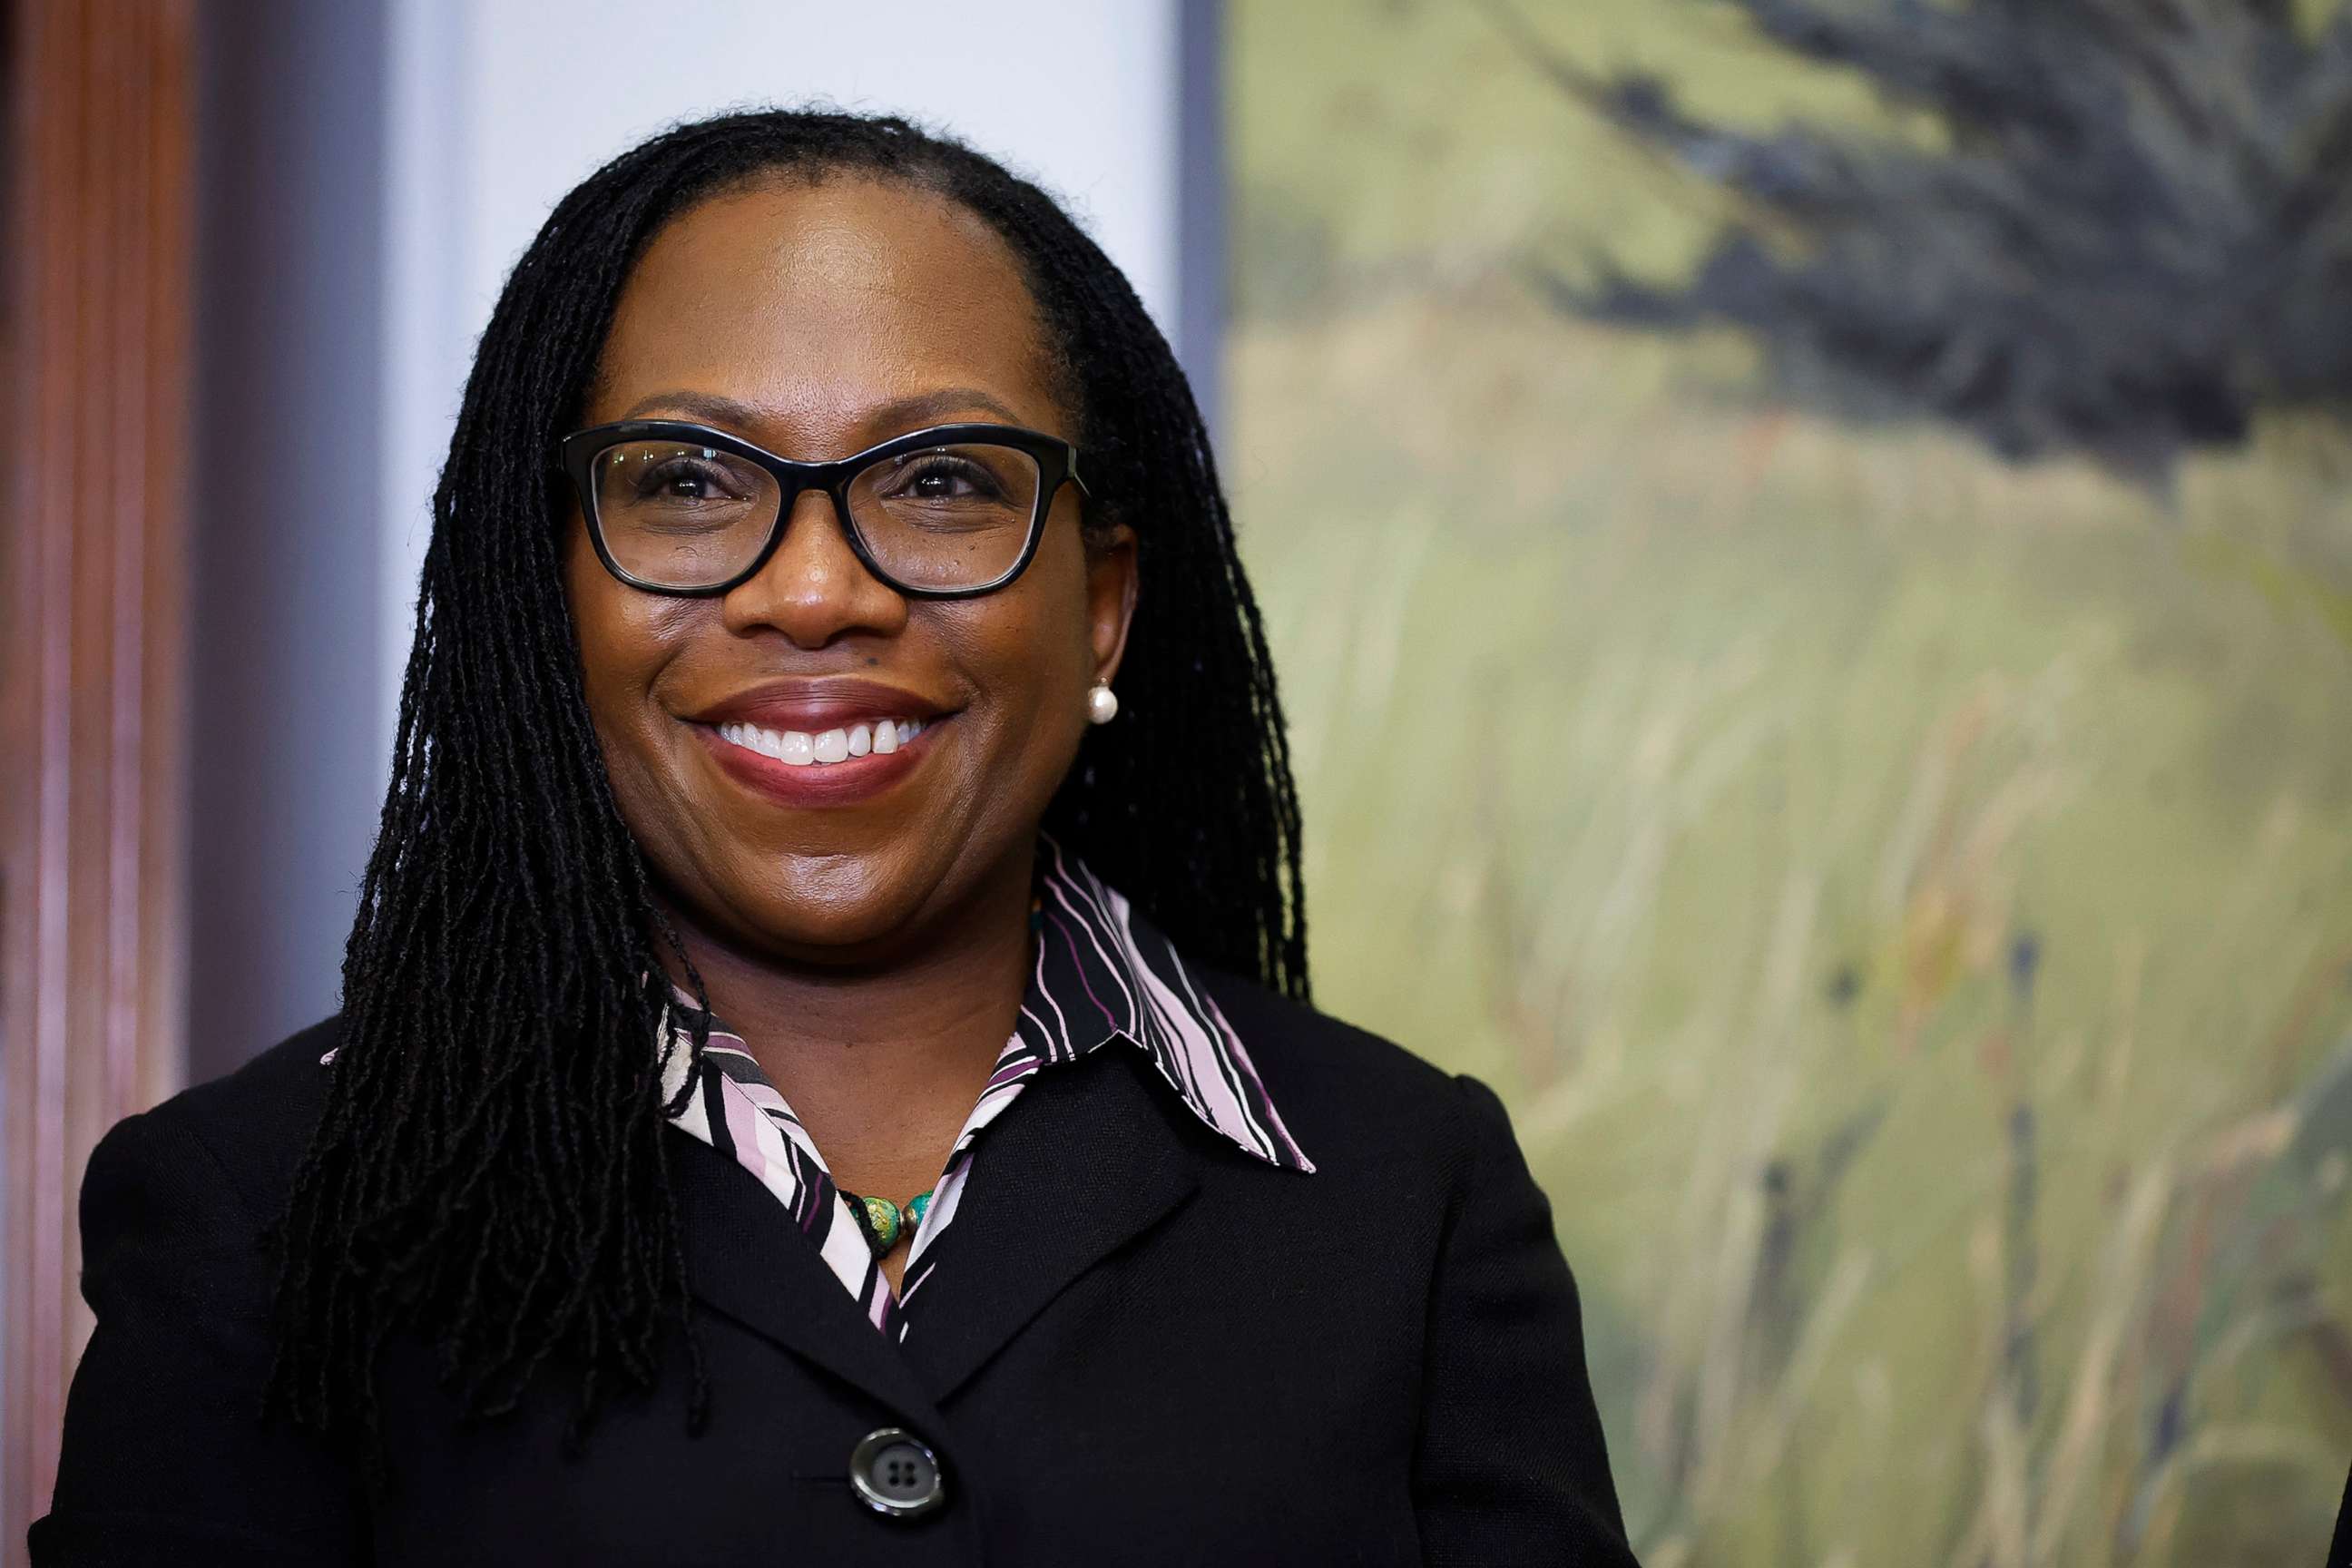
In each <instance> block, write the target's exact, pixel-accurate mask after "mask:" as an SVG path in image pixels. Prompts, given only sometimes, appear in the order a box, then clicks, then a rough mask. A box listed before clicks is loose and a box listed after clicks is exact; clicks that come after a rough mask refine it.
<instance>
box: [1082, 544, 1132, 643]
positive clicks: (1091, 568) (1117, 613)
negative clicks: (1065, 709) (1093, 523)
mask: <svg viewBox="0 0 2352 1568" xmlns="http://www.w3.org/2000/svg"><path fill="white" fill-rule="evenodd" d="M1136 587H1137V574H1136V548H1135V530H1133V529H1131V528H1129V527H1128V526H1127V524H1125V523H1123V522H1122V523H1119V524H1117V525H1116V526H1114V527H1113V528H1112V529H1111V530H1110V531H1108V533H1107V534H1106V535H1104V536H1102V537H1101V538H1100V539H1099V540H1089V541H1088V542H1087V639H1088V641H1089V642H1090V643H1091V645H1092V647H1093V652H1094V659H1095V679H1097V681H1108V680H1109V679H1111V678H1112V677H1114V676H1116V675H1117V674H1118V661H1119V659H1120V658H1122V657H1123V656H1124V655H1125V654H1126V652H1127V628H1128V626H1129V625H1130V624H1131V623H1132V622H1133V621H1134V619H1135V594H1136Z"/></svg>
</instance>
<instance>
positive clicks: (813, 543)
mask: <svg viewBox="0 0 2352 1568" xmlns="http://www.w3.org/2000/svg"><path fill="white" fill-rule="evenodd" d="M720 610H721V613H722V616H723V617H724V619H725V621H726V623H727V626H728V629H729V630H730V631H732V632H735V633H737V634H738V635H743V636H748V635H750V634H751V633H753V632H756V631H759V630H761V629H762V628H772V629H773V630H776V631H779V632H782V634H783V635H784V636H785V637H789V638H791V639H792V641H793V644H794V645H795V646H797V647H805V648H819V647H824V646H825V645H826V644H828V643H830V642H832V641H833V640H834V639H835V638H836V637H843V636H845V635H847V634H850V633H855V632H871V633H877V634H879V635H882V636H891V635H894V634H896V633H897V632H898V631H899V630H900V629H901V628H902V627H904V626H905V625H906V622H907V601H906V600H905V598H903V597H902V596H900V595H899V594H898V591H897V590H896V589H894V588H892V587H891V586H890V585H889V584H887V583H885V582H883V581H882V580H881V579H880V578H878V577H877V576H875V575H874V574H873V573H871V572H868V571H867V570H866V563H864V562H862V561H860V560H859V559H858V558H857V552H856V550H854V549H853V548H851V546H850V542H849V535H848V533H847V532H846V531H845V524H844V523H843V521H842V520H841V517H840V515H839V514H838V513H837V512H836V511H835V510H834V504H833V498H832V497H831V496H830V495H828V494H826V493H825V492H824V491H823V490H820V489H805V490H803V491H801V493H800V494H799V495H797V496H795V497H793V501H792V505H791V506H790V507H789V508H787V509H786V511H785V514H784V520H783V537H782V539H780V540H778V541H777V542H776V548H775V551H774V552H773V553H772V554H771V555H770V556H769V557H768V559H767V563H765V564H764V565H762V566H761V568H760V570H759V571H757V572H755V573H753V574H751V576H750V577H749V578H747V579H746V580H744V581H743V582H741V583H740V584H736V586H735V587H733V588H732V589H730V590H729V592H728V594H727V596H726V598H725V599H724V600H723V601H721V605H720Z"/></svg>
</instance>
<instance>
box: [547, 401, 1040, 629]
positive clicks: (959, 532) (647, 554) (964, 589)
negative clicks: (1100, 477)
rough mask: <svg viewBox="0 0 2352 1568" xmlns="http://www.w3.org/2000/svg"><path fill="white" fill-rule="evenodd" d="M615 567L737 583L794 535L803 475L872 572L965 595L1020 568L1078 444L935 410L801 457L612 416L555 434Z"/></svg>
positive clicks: (700, 590)
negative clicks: (891, 432) (936, 418)
mask: <svg viewBox="0 0 2352 1568" xmlns="http://www.w3.org/2000/svg"><path fill="white" fill-rule="evenodd" d="M558 451H559V453H560V456H561V458H562V465H563V470H564V472H565V473H566V474H568V475H569V476H571V479H572V488H573V489H575V490H577V491H578V492H579V495H580V510H581V512H582V515H583V516H584V517H585V518H586V519H587V521H588V534H589V538H590V539H591V540H593V542H594V543H595V546H596V554H597V558H598V559H600V560H601V561H603V562H604V569H605V570H606V571H608V572H610V573H612V574H613V575H614V576H615V577H617V578H619V579H620V580H621V581H622V582H624V583H626V584H629V585H630V586H631V587H633V588H642V589H644V590H646V592H647V593H652V594H675V595H716V594H724V593H726V592H728V591H729V590H730V589H731V588H734V587H736V586H738V585H739V584H742V583H744V582H746V581H748V580H749V579H750V578H751V575H752V574H755V573H756V572H758V571H759V570H760V568H761V567H762V566H764V565H765V564H767V561H768V557H769V556H771V555H772V554H774V553H775V550H776V545H777V543H778V542H780V541H781V540H782V538H783V536H784V520H785V519H786V518H787V517H789V516H790V515H791V513H792V510H793V502H794V501H795V500H799V499H800V494H801V492H802V491H803V490H807V489H821V490H823V491H824V492H825V493H826V494H827V495H829V496H831V497H832V498H833V510H834V515H835V517H836V518H837V519H839V520H840V522H841V531H842V532H843V534H845V536H846V537H847V538H848V540H849V547H850V549H851V550H853V551H855V552H856V555H857V559H858V560H859V561H860V562H862V563H864V564H865V567H866V570H867V571H868V572H871V573H872V574H874V575H875V576H877V577H878V578H880V579H881V580H882V581H883V582H884V583H887V584H889V585H890V586H891V587H892V588H894V589H896V590H898V592H899V593H901V594H906V595H912V596H914V597H918V598H925V599H964V598H971V597H972V596H973V595H979V594H987V593H992V592H993V591H994V590H996V589H998V588H1002V587H1003V586H1004V585H1005V584H1007V583H1010V582H1012V581H1013V579H1014V578H1015V577H1018V576H1019V575H1021V574H1022V572H1023V570H1024V568H1026V567H1027V566H1028V564H1029V562H1030V559H1031V558H1032V557H1033V556H1034V555H1035V554H1036V553H1037V541H1038V539H1039V537H1040V536H1041V535H1043V533H1044V532H1045V516H1046V513H1047V512H1049V511H1050V510H1052V509H1053V504H1054V497H1055V494H1056V493H1057V492H1059V490H1060V489H1061V488H1062V485H1063V484H1064V482H1065V481H1067V482H1068V483H1071V484H1075V485H1076V486H1077V487H1078V493H1079V494H1080V495H1084V494H1086V493H1087V486H1086V481H1085V480H1084V479H1079V478H1078V451H1077V448H1076V447H1073V446H1071V445H1070V443H1068V442H1067V441H1065V440H1062V439H1061V438H1060V437H1054V436H1047V435H1045V434H1043V433H1042V432H1039V431H1035V430H1024V429H1020V428H1018V427H1017V426H1010V425H938V426H932V427H931V428H929V429H928V430H917V431H914V432H912V433H911V434H908V435H905V436H898V437H892V438H891V439H890V440H887V441H885V442H883V443H882V444H881V445H880V446H878V447H867V448H866V450H865V451H863V452H860V453H858V454H856V456H855V457H849V458H842V459H841V460H840V461H839V462H835V463H795V462H793V461H792V460H791V459H789V458H779V457H777V456H776V455H775V454H774V453H772V452H767V451H762V450H761V448H759V447H754V446H753V445H751V443H750V442H749V441H742V440H738V439H737V438H736V437H732V436H730V435H728V434H727V433H725V432H724V431H720V430H713V429H710V428H709V427H707V426H701V425H691V424H686V423H682V422H679V421H676V420H668V419H633V420H626V421H624V422H623V423H621V424H618V425H599V426H595V427H594V428H593V429H589V430H582V431H579V432H577V433H576V434H573V435H571V436H567V437H564V438H563V440H562V443H561V444H560V446H559V447H558Z"/></svg>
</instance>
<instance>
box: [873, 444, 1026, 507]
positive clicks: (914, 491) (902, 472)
mask: <svg viewBox="0 0 2352 1568" xmlns="http://www.w3.org/2000/svg"><path fill="white" fill-rule="evenodd" d="M881 489H882V492H883V493H884V494H885V495H887V496H889V497H890V498H892V499H893V500H928V501H957V500H1002V499H1003V495H1004V487H1003V484H1001V483H1000V482H999V481H998V479H997V478H996V476H995V475H994V474H992V473H990V472H989V471H988V469H987V468H984V467H982V465H981V464H979V463H976V462H974V461H973V460H971V458H965V457H961V456H959V455H957V454H956V453H953V452H922V453H919V454H917V455H916V456H914V457H912V458H908V459H907V460H906V461H905V463H904V464H902V465H901V466H900V467H899V468H898V472H897V473H895V474H893V475H891V476H890V478H889V479H888V480H887V482H886V483H885V484H884V485H883V486H882V487H881Z"/></svg>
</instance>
